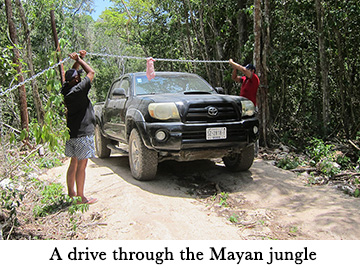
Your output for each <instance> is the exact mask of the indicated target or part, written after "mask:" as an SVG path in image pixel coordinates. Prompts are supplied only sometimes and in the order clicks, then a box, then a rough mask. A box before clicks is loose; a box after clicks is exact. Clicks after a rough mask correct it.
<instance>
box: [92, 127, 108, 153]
mask: <svg viewBox="0 0 360 270" xmlns="http://www.w3.org/2000/svg"><path fill="white" fill-rule="evenodd" d="M110 143H111V140H110V139H108V138H105V137H104V136H103V135H102V134H101V129H100V126H99V125H95V151H96V155H97V156H98V157H99V158H107V157H109V156H110V153H111V150H110V149H109V148H108V147H107V145H108V144H110Z"/></svg>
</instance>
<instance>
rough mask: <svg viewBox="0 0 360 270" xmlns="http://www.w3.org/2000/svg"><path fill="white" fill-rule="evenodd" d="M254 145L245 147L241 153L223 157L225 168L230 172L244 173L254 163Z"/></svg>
mask: <svg viewBox="0 0 360 270" xmlns="http://www.w3.org/2000/svg"><path fill="white" fill-rule="evenodd" d="M254 155H255V151H254V144H250V145H248V146H247V147H245V148H244V149H243V150H242V151H241V153H233V154H230V155H228V156H226V157H223V161H224V164H225V166H226V167H227V168H228V169H229V170H231V171H235V172H238V171H246V170H248V169H250V167H251V166H252V164H253V162H254Z"/></svg>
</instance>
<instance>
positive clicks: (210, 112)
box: [208, 106, 219, 117]
mask: <svg viewBox="0 0 360 270" xmlns="http://www.w3.org/2000/svg"><path fill="white" fill-rule="evenodd" d="M218 114H219V110H218V109H217V108H215V107H212V106H211V107H209V108H208V115H210V116H212V117H214V116H217V115H218Z"/></svg>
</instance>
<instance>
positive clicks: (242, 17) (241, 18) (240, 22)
mask: <svg viewBox="0 0 360 270" xmlns="http://www.w3.org/2000/svg"><path fill="white" fill-rule="evenodd" d="M245 4H246V1H244V0H238V6H237V9H238V16H237V29H238V44H239V48H238V53H237V54H238V55H237V57H239V58H240V56H241V48H242V47H243V46H244V44H245V42H246V38H245V36H246V14H245V12H244V11H243V9H244V8H245Z"/></svg>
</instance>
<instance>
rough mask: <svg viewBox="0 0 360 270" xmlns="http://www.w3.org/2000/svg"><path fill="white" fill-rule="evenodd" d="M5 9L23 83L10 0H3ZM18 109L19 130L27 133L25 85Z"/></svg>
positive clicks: (17, 66)
mask: <svg viewBox="0 0 360 270" xmlns="http://www.w3.org/2000/svg"><path fill="white" fill-rule="evenodd" d="M5 9H6V19H7V23H8V26H9V35H10V40H11V42H12V44H13V46H14V49H13V50H14V57H13V62H14V64H15V65H16V71H17V74H18V75H17V76H18V81H19V83H21V82H24V77H23V75H22V67H21V62H20V52H19V49H18V48H17V47H18V38H17V32H16V27H15V24H14V21H13V19H12V17H13V12H12V6H11V0H5ZM18 90H19V108H20V118H21V128H22V129H23V130H26V131H29V116H28V108H27V101H26V89H25V85H22V86H19V88H18ZM26 142H28V138H26Z"/></svg>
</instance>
